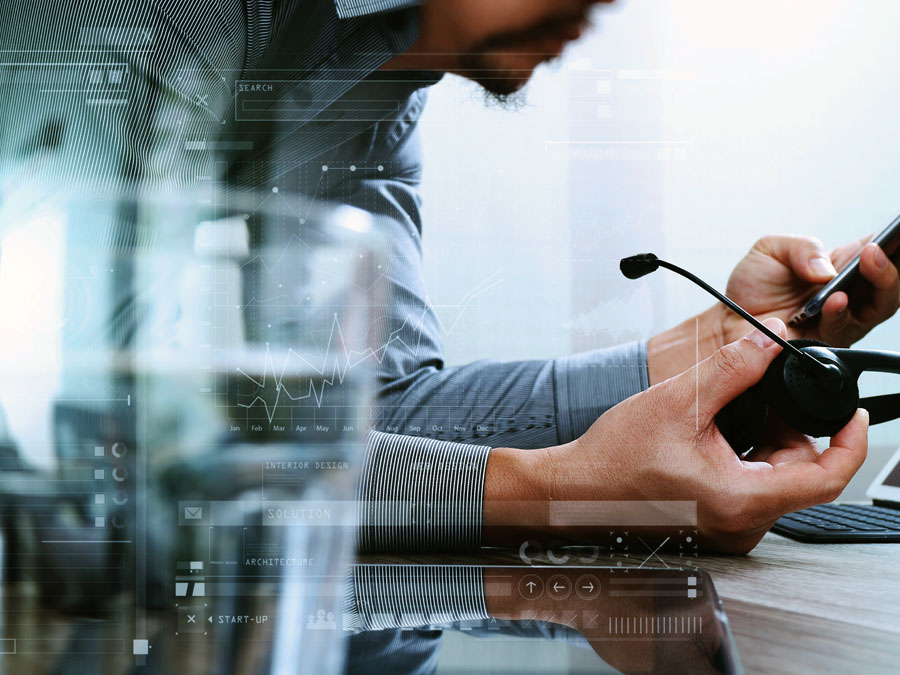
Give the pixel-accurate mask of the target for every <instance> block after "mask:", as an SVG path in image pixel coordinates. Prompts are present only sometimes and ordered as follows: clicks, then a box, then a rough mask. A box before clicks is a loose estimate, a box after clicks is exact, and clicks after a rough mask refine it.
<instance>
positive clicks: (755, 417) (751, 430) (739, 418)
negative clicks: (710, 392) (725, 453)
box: [716, 385, 769, 455]
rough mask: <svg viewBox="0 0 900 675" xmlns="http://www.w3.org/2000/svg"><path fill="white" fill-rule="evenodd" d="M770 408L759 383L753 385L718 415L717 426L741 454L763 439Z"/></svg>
mask: <svg viewBox="0 0 900 675" xmlns="http://www.w3.org/2000/svg"><path fill="white" fill-rule="evenodd" d="M768 414H769V409H768V406H767V405H766V400H765V397H764V396H763V392H762V389H761V388H760V387H759V385H756V386H753V387H751V388H750V389H748V390H747V391H745V392H744V393H743V394H741V395H740V396H738V397H737V398H736V399H734V400H733V401H731V402H730V403H729V404H728V405H726V406H725V407H724V408H722V409H721V410H720V411H719V413H718V414H717V415H716V426H717V427H718V428H719V432H720V433H721V434H722V436H723V437H724V438H725V440H726V441H727V442H728V445H730V446H731V448H732V449H733V450H734V451H735V452H736V453H737V454H739V455H743V454H744V453H745V452H747V451H748V450H750V449H752V448H754V447H756V445H757V444H758V443H759V442H760V440H761V439H762V434H763V430H764V429H765V426H766V417H768Z"/></svg>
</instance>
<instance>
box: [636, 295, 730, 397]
mask: <svg viewBox="0 0 900 675" xmlns="http://www.w3.org/2000/svg"><path fill="white" fill-rule="evenodd" d="M728 312H729V310H728V309H727V308H725V307H724V306H722V305H714V306H713V307H710V308H709V309H708V310H706V311H705V312H702V313H700V314H698V315H697V316H694V317H691V318H690V319H687V320H686V321H683V322H682V323H680V324H678V325H677V326H675V327H673V328H670V329H668V330H666V331H663V332H662V333H660V334H658V335H654V336H653V337H651V338H650V339H649V340H648V341H647V373H648V377H649V379H650V386H653V385H654V384H657V383H659V382H662V381H663V380H668V379H669V378H670V377H674V376H675V375H678V374H679V373H683V372H684V371H685V370H687V369H688V368H690V367H692V366H693V365H694V364H696V363H697V362H698V361H702V360H703V359H705V358H706V357H707V356H709V355H711V354H712V353H713V352H715V351H716V350H717V349H719V347H721V346H722V345H724V344H725V333H724V328H723V327H724V326H725V323H726V322H725V319H726V318H727V313H728Z"/></svg>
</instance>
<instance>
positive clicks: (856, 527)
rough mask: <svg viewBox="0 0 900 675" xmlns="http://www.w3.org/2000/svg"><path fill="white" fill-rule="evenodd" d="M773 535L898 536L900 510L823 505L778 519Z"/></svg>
mask: <svg viewBox="0 0 900 675" xmlns="http://www.w3.org/2000/svg"><path fill="white" fill-rule="evenodd" d="M774 529H775V531H776V532H780V533H782V534H787V535H789V536H790V535H796V534H803V535H815V534H816V533H821V534H822V535H832V536H837V537H840V536H841V535H843V534H857V533H858V534H860V535H864V534H872V535H875V534H881V535H888V536H889V535H891V534H896V535H900V509H889V508H885V507H883V506H875V505H873V504H822V505H821V506H813V507H812V508H809V509H803V510H802V511H796V512H794V513H789V514H787V515H786V516H783V517H782V518H781V519H779V521H778V524H777V526H776V527H775V528H774Z"/></svg>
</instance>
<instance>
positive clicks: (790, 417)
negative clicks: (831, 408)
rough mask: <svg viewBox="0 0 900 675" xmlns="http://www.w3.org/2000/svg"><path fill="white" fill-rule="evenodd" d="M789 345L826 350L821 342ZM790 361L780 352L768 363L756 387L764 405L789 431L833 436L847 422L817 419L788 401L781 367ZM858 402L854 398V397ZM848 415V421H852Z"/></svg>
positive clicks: (816, 435)
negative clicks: (763, 399)
mask: <svg viewBox="0 0 900 675" xmlns="http://www.w3.org/2000/svg"><path fill="white" fill-rule="evenodd" d="M791 344H792V345H794V346H795V347H797V348H800V349H802V348H803V347H828V345H827V344H826V343H824V342H820V341H818V340H807V339H797V340H791ZM788 358H790V354H789V353H788V352H786V351H782V352H781V354H779V355H778V356H777V357H776V358H775V360H774V361H773V362H772V363H771V365H770V366H769V368H768V369H767V370H766V374H765V375H763V378H762V380H760V383H759V385H758V386H759V387H760V389H761V391H762V393H763V396H764V398H765V401H766V402H767V403H768V405H769V407H770V408H771V410H772V412H773V413H774V414H775V415H777V416H778V418H779V419H780V420H781V421H782V422H784V423H785V424H787V425H788V426H789V427H791V428H792V429H796V430H797V431H799V432H800V433H802V434H806V435H807V436H813V437H817V438H818V437H822V436H833V435H834V434H836V433H837V432H838V431H839V430H840V429H841V428H843V427H844V425H845V424H847V422H849V418H848V419H843V417H836V418H834V419H827V420H826V419H821V418H817V417H815V416H814V415H813V414H810V412H808V411H804V410H803V409H801V407H800V406H799V405H798V404H797V402H796V401H795V400H794V399H793V398H792V397H791V394H790V392H789V391H788V388H787V386H786V385H785V374H784V372H785V364H786V363H787V361H788ZM857 400H858V394H857ZM852 416H853V415H852V412H851V413H850V417H852Z"/></svg>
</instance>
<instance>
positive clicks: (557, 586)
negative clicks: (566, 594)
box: [553, 582, 563, 593]
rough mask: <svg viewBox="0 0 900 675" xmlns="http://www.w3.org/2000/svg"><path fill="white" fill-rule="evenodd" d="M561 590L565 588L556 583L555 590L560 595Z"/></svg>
mask: <svg viewBox="0 0 900 675" xmlns="http://www.w3.org/2000/svg"><path fill="white" fill-rule="evenodd" d="M560 588H563V587H562V586H560V585H559V582H556V583H555V584H553V590H554V591H556V592H557V593H559V589H560Z"/></svg>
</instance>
